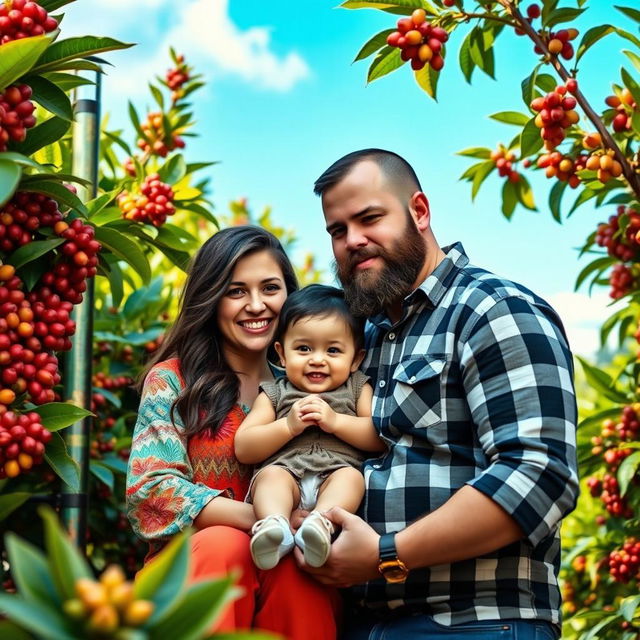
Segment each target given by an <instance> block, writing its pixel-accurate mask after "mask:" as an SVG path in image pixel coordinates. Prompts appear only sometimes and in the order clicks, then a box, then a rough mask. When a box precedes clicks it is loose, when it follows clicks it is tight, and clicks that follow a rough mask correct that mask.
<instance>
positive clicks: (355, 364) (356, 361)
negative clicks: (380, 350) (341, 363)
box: [351, 349, 364, 373]
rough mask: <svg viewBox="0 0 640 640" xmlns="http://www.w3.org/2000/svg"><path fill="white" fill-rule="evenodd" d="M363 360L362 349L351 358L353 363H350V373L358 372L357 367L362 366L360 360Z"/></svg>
mask: <svg viewBox="0 0 640 640" xmlns="http://www.w3.org/2000/svg"><path fill="white" fill-rule="evenodd" d="M363 359H364V349H360V351H359V352H358V353H356V355H355V356H354V358H353V362H352V363H351V373H354V372H355V371H357V370H358V367H359V366H360V365H361V364H362V360H363Z"/></svg>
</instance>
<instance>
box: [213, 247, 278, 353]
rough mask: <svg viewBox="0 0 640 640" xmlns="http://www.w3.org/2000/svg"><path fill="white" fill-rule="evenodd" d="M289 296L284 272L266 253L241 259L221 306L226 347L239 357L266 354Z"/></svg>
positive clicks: (219, 315)
mask: <svg viewBox="0 0 640 640" xmlns="http://www.w3.org/2000/svg"><path fill="white" fill-rule="evenodd" d="M286 297H287V290H286V287H285V282H284V276H283V274H282V269H281V268H280V266H279V265H278V263H277V262H276V260H275V258H274V257H273V255H272V254H271V253H270V252H269V251H266V250H263V251H256V252H255V253H251V254H249V255H248V256H245V257H244V258H241V259H240V260H238V263H237V264H236V266H235V269H234V270H233V274H232V276H231V283H230V284H229V286H228V288H227V291H226V293H225V294H224V295H223V297H222V298H221V300H220V302H219V303H218V310H217V322H218V328H219V329H220V332H221V333H222V341H223V347H224V348H225V349H228V350H231V351H233V352H235V353H237V354H243V353H247V352H252V353H255V352H260V351H266V349H267V347H268V346H269V345H270V344H271V342H272V340H273V334H274V333H275V330H276V326H277V321H278V314H279V313H280V309H281V308H282V305H283V304H284V301H285V299H286Z"/></svg>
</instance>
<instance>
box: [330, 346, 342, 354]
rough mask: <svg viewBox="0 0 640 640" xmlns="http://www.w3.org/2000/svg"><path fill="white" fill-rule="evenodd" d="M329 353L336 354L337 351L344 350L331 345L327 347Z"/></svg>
mask: <svg viewBox="0 0 640 640" xmlns="http://www.w3.org/2000/svg"><path fill="white" fill-rule="evenodd" d="M327 353H331V354H336V353H342V351H341V350H340V349H338V347H329V348H328V349H327Z"/></svg>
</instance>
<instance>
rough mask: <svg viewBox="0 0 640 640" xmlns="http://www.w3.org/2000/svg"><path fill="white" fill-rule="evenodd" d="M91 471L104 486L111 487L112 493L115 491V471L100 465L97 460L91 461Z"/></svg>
mask: <svg viewBox="0 0 640 640" xmlns="http://www.w3.org/2000/svg"><path fill="white" fill-rule="evenodd" d="M89 471H91V473H92V474H93V475H94V476H95V477H96V478H98V480H100V482H102V483H103V484H104V485H106V486H107V487H109V489H111V491H113V487H114V485H115V476H114V475H113V471H111V469H109V468H108V467H105V466H104V465H102V464H100V463H99V462H98V461H97V460H91V461H90V462H89Z"/></svg>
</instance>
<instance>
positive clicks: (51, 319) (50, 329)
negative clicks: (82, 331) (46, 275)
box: [27, 287, 76, 351]
mask: <svg viewBox="0 0 640 640" xmlns="http://www.w3.org/2000/svg"><path fill="white" fill-rule="evenodd" d="M27 299H28V300H29V302H30V303H31V308H32V309H33V316H34V327H33V329H34V335H35V336H36V337H37V338H38V339H39V340H40V342H41V349H43V350H48V351H69V349H71V340H70V339H69V338H70V337H71V336H72V335H73V334H74V333H75V332H76V323H75V322H74V321H73V320H72V319H71V310H72V309H73V304H71V302H68V301H66V300H61V299H60V296H59V295H57V294H55V293H53V292H52V291H51V289H49V288H48V287H40V288H38V289H37V290H35V291H32V292H31V293H29V294H27Z"/></svg>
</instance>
